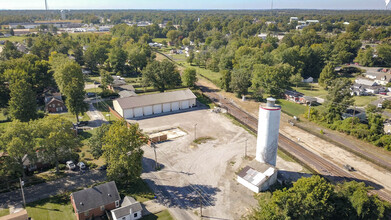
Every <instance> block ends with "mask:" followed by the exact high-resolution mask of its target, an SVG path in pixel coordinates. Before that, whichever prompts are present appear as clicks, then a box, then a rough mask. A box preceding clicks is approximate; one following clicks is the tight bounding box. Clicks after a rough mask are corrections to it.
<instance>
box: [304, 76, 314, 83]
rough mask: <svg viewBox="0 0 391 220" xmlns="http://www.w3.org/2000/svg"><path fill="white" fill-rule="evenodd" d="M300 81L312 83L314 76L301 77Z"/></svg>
mask: <svg viewBox="0 0 391 220" xmlns="http://www.w3.org/2000/svg"><path fill="white" fill-rule="evenodd" d="M302 82H303V83H313V82H314V78H312V77H308V78H307V79H303V80H302Z"/></svg>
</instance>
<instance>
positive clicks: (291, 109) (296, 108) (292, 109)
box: [278, 99, 307, 116]
mask: <svg viewBox="0 0 391 220" xmlns="http://www.w3.org/2000/svg"><path fill="white" fill-rule="evenodd" d="M278 104H279V105H281V108H282V111H283V112H285V113H287V114H289V115H293V116H299V115H302V114H304V113H305V112H306V110H307V107H306V106H304V105H300V104H297V103H293V102H290V101H287V100H284V99H279V100H278Z"/></svg>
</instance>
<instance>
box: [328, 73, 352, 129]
mask: <svg viewBox="0 0 391 220" xmlns="http://www.w3.org/2000/svg"><path fill="white" fill-rule="evenodd" d="M330 84H331V85H332V86H331V87H330V88H329V91H328V94H327V97H326V103H325V104H326V115H325V118H326V122H327V123H329V124H331V123H333V122H334V121H335V120H340V119H341V116H342V113H344V112H345V111H346V109H347V108H348V107H349V106H350V105H352V104H353V103H354V100H353V99H352V96H351V94H350V92H351V90H350V87H351V85H352V82H351V81H350V80H349V79H336V80H334V81H332V82H331V83H330Z"/></svg>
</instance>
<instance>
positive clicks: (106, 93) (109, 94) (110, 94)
mask: <svg viewBox="0 0 391 220" xmlns="http://www.w3.org/2000/svg"><path fill="white" fill-rule="evenodd" d="M99 96H100V97H102V98H109V97H118V96H119V95H118V93H116V92H113V91H111V90H108V89H105V90H103V91H102V92H100V93H99Z"/></svg>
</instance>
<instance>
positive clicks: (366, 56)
mask: <svg viewBox="0 0 391 220" xmlns="http://www.w3.org/2000/svg"><path fill="white" fill-rule="evenodd" d="M373 55H374V50H373V49H372V48H371V47H370V48H367V49H365V50H362V49H360V50H359V51H358V54H357V57H356V59H355V60H354V61H355V62H357V63H359V64H360V65H362V66H373V65H374V62H375V61H374V58H373Z"/></svg>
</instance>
